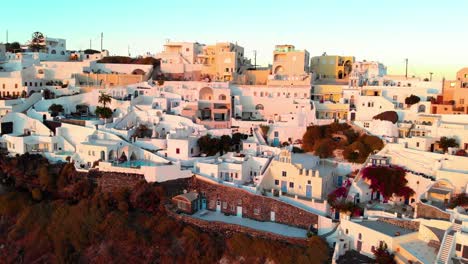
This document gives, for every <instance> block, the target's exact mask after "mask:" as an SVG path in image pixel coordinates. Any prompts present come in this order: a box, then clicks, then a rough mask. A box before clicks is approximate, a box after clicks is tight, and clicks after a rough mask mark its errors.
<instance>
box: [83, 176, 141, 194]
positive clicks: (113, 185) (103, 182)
mask: <svg viewBox="0 0 468 264" xmlns="http://www.w3.org/2000/svg"><path fill="white" fill-rule="evenodd" d="M83 177H86V173H83ZM87 177H88V178H89V179H91V180H93V181H94V182H96V184H97V186H98V187H99V188H101V190H102V191H104V192H112V191H115V190H117V189H120V188H128V189H132V188H133V187H135V185H136V184H137V183H138V182H140V181H144V180H145V177H144V176H143V175H140V174H126V173H115V172H101V171H90V172H89V173H88V174H87Z"/></svg>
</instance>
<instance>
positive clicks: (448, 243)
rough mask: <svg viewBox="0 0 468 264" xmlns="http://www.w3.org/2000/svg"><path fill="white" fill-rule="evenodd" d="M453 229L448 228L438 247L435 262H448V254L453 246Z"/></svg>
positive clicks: (439, 263)
mask: <svg viewBox="0 0 468 264" xmlns="http://www.w3.org/2000/svg"><path fill="white" fill-rule="evenodd" d="M454 234H455V230H449V231H448V233H447V234H446V236H445V238H444V241H443V243H442V246H441V248H440V252H439V255H438V258H437V264H448V263H449V260H450V257H451V256H450V254H451V252H452V247H453V239H454V236H453V235H454Z"/></svg>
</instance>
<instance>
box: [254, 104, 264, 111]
mask: <svg viewBox="0 0 468 264" xmlns="http://www.w3.org/2000/svg"><path fill="white" fill-rule="evenodd" d="M264 109H265V107H263V105H262V104H258V105H256V106H255V110H264Z"/></svg>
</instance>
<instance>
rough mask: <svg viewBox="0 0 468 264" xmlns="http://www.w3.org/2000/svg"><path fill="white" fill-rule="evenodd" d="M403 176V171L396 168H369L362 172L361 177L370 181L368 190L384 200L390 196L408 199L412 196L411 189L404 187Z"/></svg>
mask: <svg viewBox="0 0 468 264" xmlns="http://www.w3.org/2000/svg"><path fill="white" fill-rule="evenodd" d="M405 175H406V172H405V170H404V169H403V168H402V167H398V166H392V167H386V166H370V167H366V168H364V169H363V170H362V177H363V178H364V179H366V180H368V181H370V188H371V189H372V190H373V191H378V192H380V193H381V194H382V195H383V197H384V199H385V200H388V199H389V198H390V197H392V195H397V196H404V197H405V198H409V197H410V196H412V195H413V194H414V191H413V189H411V188H410V187H408V186H406V184H407V183H408V181H407V180H406V178H405Z"/></svg>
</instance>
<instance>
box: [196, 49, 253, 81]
mask: <svg viewBox="0 0 468 264" xmlns="http://www.w3.org/2000/svg"><path fill="white" fill-rule="evenodd" d="M197 61H198V63H200V64H202V65H203V66H202V69H201V73H202V76H206V75H208V76H209V77H210V78H211V79H212V80H213V81H234V82H235V81H236V80H237V78H239V77H240V76H241V75H243V74H244V73H245V72H246V71H247V69H249V68H250V67H251V64H250V60H247V59H246V58H244V48H243V47H241V46H239V45H237V44H233V43H229V42H223V43H216V44H215V45H208V46H204V47H203V51H202V52H201V53H200V54H198V56H197Z"/></svg>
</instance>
